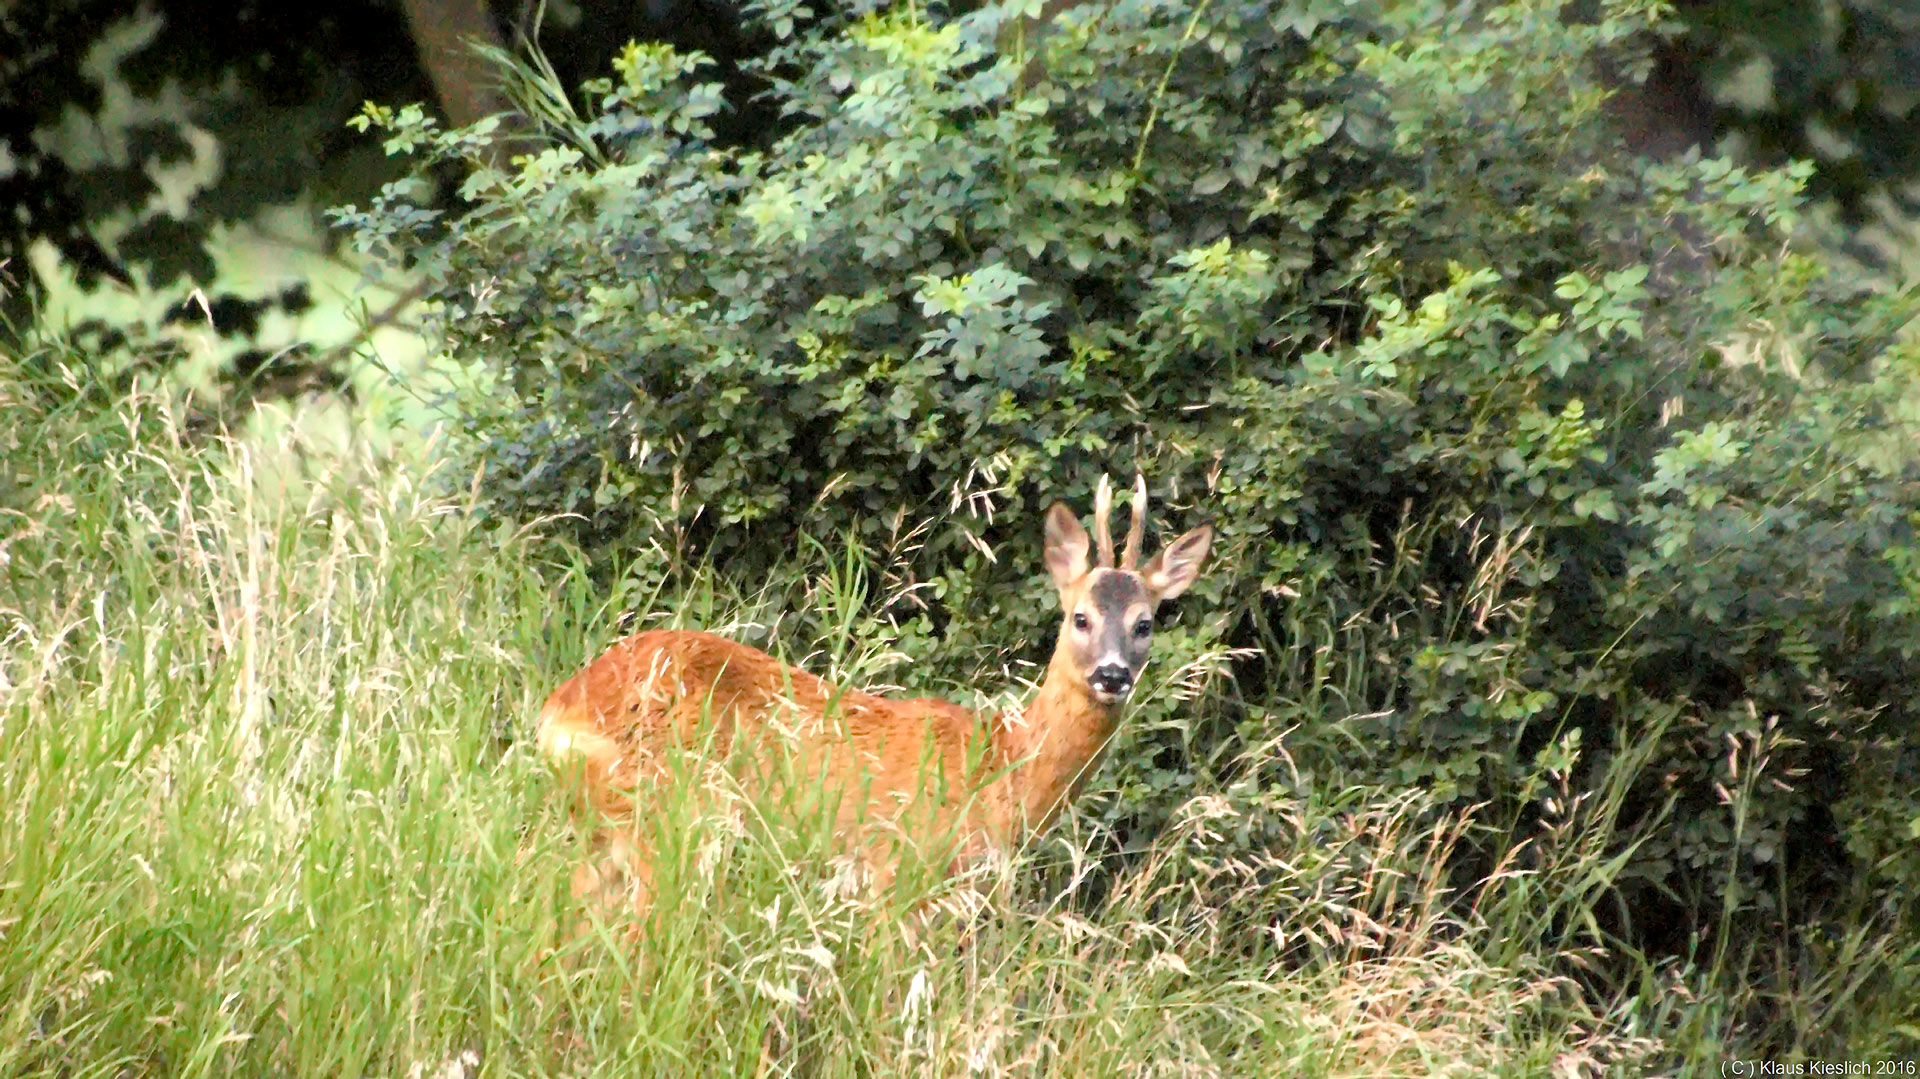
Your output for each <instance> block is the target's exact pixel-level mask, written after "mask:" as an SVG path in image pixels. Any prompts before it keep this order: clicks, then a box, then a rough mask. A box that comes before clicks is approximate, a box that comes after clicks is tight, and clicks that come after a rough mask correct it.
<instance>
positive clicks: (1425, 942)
mask: <svg viewBox="0 0 1920 1079" xmlns="http://www.w3.org/2000/svg"><path fill="white" fill-rule="evenodd" d="M0 392H5V393H7V394H8V395H9V396H8V397H7V398H6V399H5V400H4V401H0V408H4V409H5V410H6V411H7V413H8V418H9V422H10V428H9V429H10V431H11V432H12V436H13V437H12V441H11V444H10V445H9V453H8V464H7V465H6V466H5V467H6V469H7V474H6V475H5V476H4V477H3V478H4V479H5V480H6V481H7V482H8V483H9V484H11V485H12V486H11V487H10V488H9V489H8V490H7V491H6V493H5V498H4V500H3V501H0V506H4V507H5V509H4V513H5V516H4V518H0V543H4V546H3V547H0V552H4V565H0V575H4V578H3V579H4V582H5V592H4V594H0V747H4V752H0V1075H8V1076H16V1075H17V1076H84V1075H103V1076H105V1075H113V1076H120V1075H127V1076H137V1075H169V1076H173V1075H181V1076H185V1075H312V1076H350V1075H388V1076H406V1077H415V1076H418V1077H442V1076H444V1077H453V1076H477V1075H498V1076H509V1075H512V1076H519V1075H569V1076H573V1075H623V1076H625V1075H635V1074H643V1075H741V1076H755V1075H782V1074H803V1075H823V1076H832V1075H849V1076H851V1075H862V1076H867V1075H927V1076H935V1075H938V1076H949V1075H951V1076H963V1075H1034V1074H1050V1075H1063V1076H1083V1075H1084V1076H1105V1075H1248V1076H1269V1075H1305V1076H1323V1075H1324V1076H1382V1075H1404V1076H1427V1075H1458V1076H1481V1075H1502V1076H1506V1075H1513V1076H1519V1075H1589V1074H1605V1073H1609V1072H1611V1073H1615V1074H1637V1068H1638V1063H1637V1062H1638V1061H1640V1060H1641V1058H1642V1057H1643V1055H1644V1053H1645V1052H1646V1051H1647V1050H1648V1049H1649V1048H1651V1043H1650V1042H1648V1041H1647V1040H1645V1039H1644V1038H1641V1037H1639V1036H1638V1035H1637V1034H1636V1033H1635V1031H1634V1029H1633V1024H1632V1022H1631V1021H1630V1019H1629V1018H1628V1017H1627V1016H1626V1014H1625V1012H1622V1013H1621V1014H1619V1015H1614V1016H1608V1015H1605V1014H1600V1013H1596V1012H1595V1011H1594V1010H1593V1008H1592V1007H1591V1006H1590V1005H1589V1004H1587V1003H1584V1001H1583V998H1582V997H1581V995H1580V994H1579V993H1578V992H1576V991H1575V989H1574V987H1573V986H1572V985H1571V984H1570V983H1568V982H1567V981H1566V980H1564V979H1563V978H1562V977H1561V976H1559V975H1558V974H1556V973H1554V971H1555V970H1556V969H1560V966H1561V965H1560V964H1559V963H1558V962H1557V959H1558V957H1555V956H1548V955H1532V954H1531V953H1528V952H1526V951H1525V950H1524V949H1522V950H1519V951H1517V952H1516V949H1514V948H1513V947H1510V946H1503V945H1502V943H1501V941H1500V940H1499V933H1498V931H1497V930H1496V929H1494V928H1492V927H1490V926H1488V925H1486V924H1482V923H1480V922H1477V921H1475V920H1473V919H1474V916H1473V915H1472V914H1471V913H1470V912H1468V913H1463V912H1461V911H1458V910H1456V909H1454V908H1453V906H1452V905H1450V904H1449V903H1448V902H1447V895H1448V893H1447V889H1446V887H1445V886H1444V884H1443V882H1442V879H1441V876H1442V874H1441V872H1440V870H1439V868H1438V867H1439V866H1440V865H1441V864H1443V862H1444V859H1445V854H1446V852H1447V851H1448V850H1449V849H1451V844H1452V843H1454V842H1455V841H1456V839H1457V837H1458V836H1459V835H1460V834H1461V831H1462V829H1464V828H1466V827H1468V826H1469V823H1468V822H1463V821H1457V820H1446V819H1444V818H1440V817H1437V816H1436V815H1435V814H1433V813H1431V812H1428V807H1426V806H1425V805H1424V804H1423V803H1422V802H1421V801H1420V800H1419V799H1418V798H1415V797H1411V796H1405V797H1398V798H1391V799H1383V798H1380V797H1378V796H1368V795H1366V794H1364V793H1363V792H1358V791H1347V792H1339V793H1333V794H1322V793H1316V792H1313V791H1312V790H1311V789H1310V788H1307V787H1304V786H1303V787H1302V790H1301V792H1300V793H1298V794H1297V795H1288V796H1286V797H1292V798H1293V803H1292V805H1291V806H1290V808H1289V809H1288V810H1287V812H1286V814H1284V815H1282V817H1281V818H1280V819H1281V821H1282V829H1281V831H1282V834H1281V835H1280V836H1279V837H1278V838H1277V839H1276V840H1275V841H1274V843H1273V844H1272V845H1271V846H1270V849H1269V850H1268V851H1267V852H1266V853H1265V854H1263V855H1262V856H1260V857H1259V858H1249V857H1247V856H1244V855H1241V856H1232V855H1227V854H1223V853H1221V852H1222V851H1224V850H1229V849H1232V850H1238V849H1240V848H1239V847H1238V846H1234V845H1230V844H1224V843H1221V842H1220V839H1221V837H1222V836H1224V835H1227V834H1230V833H1231V832H1232V830H1233V829H1234V828H1235V827H1236V826H1237V824H1238V821H1237V818H1236V813H1237V811H1236V810H1235V808H1234V804H1233V802H1232V801H1231V800H1229V799H1226V798H1222V797H1218V796H1213V795H1201V796H1199V797H1196V798H1194V799H1193V800H1192V801H1191V802H1189V803H1188V804H1187V805H1186V806H1185V807H1184V808H1183V809H1182V810H1181V812H1180V813H1179V815H1178V817H1177V823H1176V825H1175V826H1174V827H1173V828H1171V829H1170V830H1169V831H1168V832H1167V833H1166V834H1164V835H1162V836H1161V837H1159V839H1158V840H1157V841H1156V843H1155V845H1154V846H1153V848H1152V849H1150V850H1149V851H1147V852H1145V853H1144V854H1143V855H1142V856H1141V857H1139V858H1138V859H1136V860H1135V861H1134V862H1133V863H1132V864H1131V867H1130V868H1127V869H1124V870H1122V871H1121V872H1120V873H1119V875H1118V877H1117V878H1112V879H1109V880H1108V881H1107V882H1106V884H1105V892H1104V898H1103V899H1101V900H1099V901H1098V902H1091V901H1088V900H1087V899H1085V897H1084V896H1083V895H1082V894H1081V890H1080V888H1079V887H1078V885H1079V884H1080V883H1081V882H1083V881H1084V880H1086V879H1088V875H1089V874H1090V873H1092V872H1093V869H1094V867H1093V866H1092V864H1091V863H1089V862H1088V861H1087V860H1086V858H1085V857H1084V854H1083V852H1084V850H1085V845H1084V843H1083V839H1084V837H1083V836H1082V835H1081V830H1082V829H1083V828H1085V827H1087V825H1085V824H1084V823H1083V822H1078V821H1073V820H1069V821H1067V822H1066V823H1065V824H1063V825H1062V826H1061V827H1060V828H1058V829H1056V830H1055V831H1053V832H1052V833H1050V834H1049V835H1047V836H1045V837H1042V838H1041V839H1040V840H1039V841H1038V842H1036V843H1035V844H1034V846H1033V849H1032V850H1030V851H1028V852H1024V853H1023V855H1022V857H1021V858H1020V859H1017V860H1016V861H1015V862H1014V863H1013V864H1011V865H1009V866H1002V867H998V868H994V867H986V868H982V869H981V870H979V871H978V873H977V874H976V875H975V876H973V877H971V878H968V879H963V880H959V881H939V880H936V879H933V878H932V877H931V876H929V875H926V874H913V873H908V874H906V875H905V876H904V877H903V879H902V880H901V881H900V882H899V884H898V885H897V887H896V888H894V889H893V890H891V891H888V892H882V893H878V894H876V893H875V892H873V891H871V890H870V889H868V888H866V887H863V886H862V885H861V884H860V882H859V880H858V879H857V874H855V873H853V872H851V870H850V867H849V865H848V864H847V862H846V860H845V859H843V858H841V857H839V856H838V855H836V853H835V848H834V847H833V844H832V843H831V842H830V837H829V836H827V835H826V834H825V832H824V831H823V829H822V827H821V826H820V825H819V824H818V823H817V822H816V821H815V820H814V819H811V818H804V817H795V816H789V815H783V814H782V813H780V812H779V807H778V806H777V805H772V806H770V805H769V804H768V803H767V802H766V801H765V800H763V799H756V798H755V797H754V796H753V793H752V792H751V791H744V790H741V789H740V788H738V787H737V786H731V787H730V786H728V785H726V784H725V783H721V784H719V785H718V786H717V787H715V788H713V789H710V790H704V791H702V792H701V794H700V796H699V797H692V796H689V794H688V792H687V789H686V788H684V787H681V788H674V789H669V790H665V791H661V792H657V793H656V795H655V796H654V797H653V799H652V800H651V801H650V802H649V813H648V819H647V823H646V827H648V828H649V829H651V830H653V832H654V833H655V834H656V835H658V836H660V837H661V840H660V861H661V868H660V873H661V877H660V889H659V891H660V899H659V901H658V902H657V903H656V904H655V906H654V907H653V909H652V911H651V912H650V914H649V915H648V917H647V919H646V920H645V921H644V922H641V923H639V924H637V925H636V924H632V923H631V922H630V921H629V920H627V919H626V918H625V917H624V916H623V915H622V914H621V912H619V911H605V910H600V909H598V908H588V907H585V906H582V905H581V904H579V903H577V902H576V901H575V900H574V899H573V898H572V897H571V895H570V892H569V886H568V882H569V877H570V874H571V872H572V870H573V867H574V866H575V865H576V864H577V862H578V860H579V858H580V857H581V844H580V843H579V841H578V838H577V835H576V830H575V826H574V824H573V823H572V822H570V821H569V820H568V819H567V817H566V815H565V813H564V811H563V807H562V805H561V801H560V799H559V798H558V797H557V796H556V793H555V784H554V781H553V777H552V775H551V773H550V772H549V771H548V769H547V767H546V766H545V764H544V763H543V762H542V761H540V760H538V759H536V758H535V757H534V755H533V753H532V747H531V741H530V739H529V738H528V737H527V736H528V734H529V733H530V732H529V729H528V725H529V720H530V717H531V715H532V714H533V711H534V709H535V708H536V707H537V705H538V703H539V701H540V699H541V698H542V697H543V696H544V694H545V692H546V691H547V690H548V689H550V688H551V687H552V686H553V685H554V684H556V683H557V682H558V680H559V679H560V678H562V677H564V676H565V675H566V674H567V673H570V671H571V670H572V669H573V668H574V667H575V666H577V665H578V664H579V663H580V662H582V661H584V660H585V659H586V658H588V657H590V655H591V654H592V653H593V652H594V650H595V649H596V648H598V647H599V646H600V645H603V644H604V643H605V642H606V641H607V640H608V639H609V637H610V635H611V634H612V633H613V632H614V630H613V626H614V625H615V623H616V621H617V619H618V615H619V613H620V611H621V610H622V609H623V608H624V606H625V604H624V603H615V602H610V601H609V600H608V599H607V598H606V597H607V596H608V595H618V596H622V597H624V598H625V599H626V600H628V601H633V600H638V601H639V602H637V603H636V605H637V606H641V607H643V608H644V609H645V610H647V611H649V612H651V613H652V614H653V615H654V616H655V617H656V618H658V619H660V620H663V621H668V622H680V623H685V624H698V625H703V626H727V625H732V626H736V627H750V626H762V627H764V626H767V625H769V624H771V623H777V622H779V616H778V612H772V613H770V606H771V604H772V600H770V599H769V594H768V592H767V591H766V590H765V589H762V590H760V591H757V592H746V593H742V592H737V591H733V590H731V589H729V587H728V586H727V585H726V584H725V583H724V582H719V581H715V580H713V579H711V578H700V577H697V576H696V577H695V579H693V580H691V581H689V582H683V583H681V584H679V585H676V586H672V587H666V586H662V585H659V583H658V580H657V579H650V580H651V581H652V583H649V584H647V585H645V586H644V587H639V586H630V587H626V588H613V589H608V588H606V587H603V586H602V585H599V584H596V583H595V582H594V581H593V580H591V579H590V578H589V576H588V574H587V572H586V571H585V569H584V568H583V565H582V563H581V562H580V561H579V560H578V559H577V558H576V557H574V555H573V554H572V553H571V552H570V551H568V550H567V549H566V548H565V547H563V546H561V545H559V544H557V543H555V542H554V541H552V540H550V539H548V538H546V537H545V536H544V535H543V534H542V533H541V531H540V530H539V529H537V528H529V529H523V530H521V531H518V532H512V531H496V530H487V531H481V530H477V529H476V528H475V527H474V526H473V525H471V524H470V523H469V520H468V517H467V516H466V515H465V514H463V513H462V512H461V507H460V504H459V503H458V501H457V500H454V501H449V500H447V499H445V498H442V497H440V496H438V495H435V494H432V493H429V489H428V487H427V485H426V484H425V482H424V481H422V480H419V479H417V478H412V477H410V476H409V475H408V474H406V473H405V472H402V471H397V470H394V469H389V468H383V467H380V466H378V465H377V464H376V463H374V462H361V467H358V468H355V469H348V470H342V471H340V472H338V473H337V475H336V476H335V478H333V479H331V480H324V479H323V480H321V481H318V482H316V483H315V484H314V485H313V486H312V487H311V489H310V491H309V492H308V493H307V494H305V495H303V496H302V498H301V500H299V501H288V500H286V498H285V497H284V496H283V495H279V494H272V495H270V494H268V493H267V492H268V491H269V490H273V488H272V487H271V486H270V485H264V484H262V483H261V482H260V481H259V478H258V476H257V475H256V473H257V471H258V463H257V462H258V460H259V455H258V451H256V450H254V449H250V448H248V447H246V446H244V445H240V444H216V445H213V446H212V447H203V448H200V449H191V448H188V447H185V446H183V445H181V444H180V441H179V433H178V424H177V422H176V421H175V420H174V418H173V417H171V416H170V415H169V414H168V412H167V409H166V407H165V406H164V404H163V403H161V402H155V401H136V402H129V403H126V404H123V405H119V406H116V407H114V408H112V409H106V410H101V411H99V412H97V413H94V414H87V413H84V412H83V411H82V410H78V409H72V410H69V411H68V412H67V413H66V414H61V410H60V408H59V407H58V406H55V405H49V404H47V403H46V402H45V401H44V400H40V399H37V398H35V397H34V396H33V395H32V394H31V393H28V392H26V391H24V390H23V389H22V388H21V386H20V385H19V384H15V385H12V386H10V387H8V388H7V389H6V390H4V391H0ZM56 396H57V395H56ZM836 557H838V556H833V557H829V556H828V554H827V552H826V551H824V550H822V551H818V552H814V553H813V554H812V555H808V554H806V553H802V554H801V555H798V556H796V559H797V561H796V562H795V565H794V570H793V572H794V573H795V574H796V580H798V579H800V577H806V578H808V579H809V580H810V581H811V585H810V586H808V585H801V586H799V587H796V588H795V589H793V590H790V594H798V595H806V596H809V597H810V599H809V601H808V602H809V603H810V604H811V605H812V607H811V609H809V610H808V611H806V612H803V613H804V614H805V615H806V617H805V618H803V619H798V620H797V621H798V622H804V623H805V625H806V626H808V627H810V629H809V631H808V632H810V633H812V634H813V636H812V637H811V638H809V637H808V636H807V635H806V634H802V635H801V637H800V638H799V639H797V640H795V639H792V638H791V637H789V636H785V635H783V634H782V633H779V632H774V633H771V634H769V635H768V637H767V638H766V639H768V640H770V641H771V643H772V644H773V646H774V647H776V648H785V647H789V646H791V647H793V648H794V650H795V651H798V652H801V653H803V654H806V655H811V656H812V657H813V659H812V662H813V663H814V665H815V666H816V667H817V668H818V669H821V670H829V669H831V670H832V671H834V672H835V673H837V674H838V675H840V676H843V677H849V678H855V679H860V680H862V681H865V680H867V679H869V678H873V677H897V676H899V674H900V671H899V670H898V669H897V668H898V667H899V660H898V657H897V656H896V655H894V654H893V652H892V643H893V642H891V641H889V640H888V639H886V637H885V627H884V626H883V625H882V624H880V623H877V622H875V621H874V620H872V619H870V618H866V617H863V616H861V615H860V614H859V612H858V604H859V595H860V590H861V588H863V587H865V585H864V583H863V580H864V578H863V576H862V574H861V573H859V572H856V568H857V567H850V566H849V564H846V563H844V562H838V563H837V562H836V561H835V558H836ZM809 559H811V560H810V561H809ZM636 587H638V591H639V594H638V595H637V596H636V594H635V591H636ZM1169 691H1171V690H1169ZM1276 752H1277V750H1276ZM714 790H718V791H719V795H718V796H713V791H714ZM1276 797H1280V796H1278V795H1276ZM1436 821H1437V822H1438V823H1436ZM1329 836H1332V837H1336V838H1337V840H1338V841H1337V842H1334V843H1331V844H1329V843H1328V842H1327V841H1326V840H1327V837H1329ZM1036 862H1038V863H1044V865H1045V866H1046V867H1048V868H1046V869H1045V874H1046V875H1045V877H1044V879H1046V880H1049V881H1057V882H1060V886H1059V887H1058V888H1056V889H1053V890H1052V891H1051V892H1049V891H1048V890H1046V889H1040V888H1036V887H1033V886H1031V885H1025V886H1022V885H1021V884H1020V882H1022V881H1028V880H1032V879H1036V874H1039V873H1040V872H1041V868H1040V866H1037V865H1036V864H1035V863H1036ZM1495 954H1502V956H1503V958H1502V961H1501V963H1500V964H1498V965H1497V964H1495V963H1494V962H1491V961H1490V960H1489V958H1488V957H1489V956H1490V955H1495Z"/></svg>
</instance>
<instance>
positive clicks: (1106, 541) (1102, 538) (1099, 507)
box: [1093, 473, 1113, 569]
mask: <svg viewBox="0 0 1920 1079" xmlns="http://www.w3.org/2000/svg"><path fill="white" fill-rule="evenodd" d="M1112 510H1113V481H1112V480H1110V479H1108V478H1107V476H1106V474H1105V473H1101V475H1100V485H1099V486H1098V487H1095V488H1094V489H1093V541H1094V543H1096V544H1098V545H1099V549H1100V561H1099V563H1098V564H1099V565H1100V566H1101V567H1102V568H1103V569H1112V568H1113V533H1112V532H1111V531H1109V530H1108V528H1107V517H1108V516H1109V514H1110V513H1111V511H1112Z"/></svg>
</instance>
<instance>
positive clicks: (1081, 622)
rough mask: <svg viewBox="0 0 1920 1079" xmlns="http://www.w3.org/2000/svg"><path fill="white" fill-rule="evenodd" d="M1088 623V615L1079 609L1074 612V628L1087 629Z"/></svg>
mask: <svg viewBox="0 0 1920 1079" xmlns="http://www.w3.org/2000/svg"><path fill="white" fill-rule="evenodd" d="M1087 625H1088V623H1087V616H1086V615H1084V614H1081V613H1080V612H1079V611H1075V612H1073V628H1074V629H1086V628H1087Z"/></svg>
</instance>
